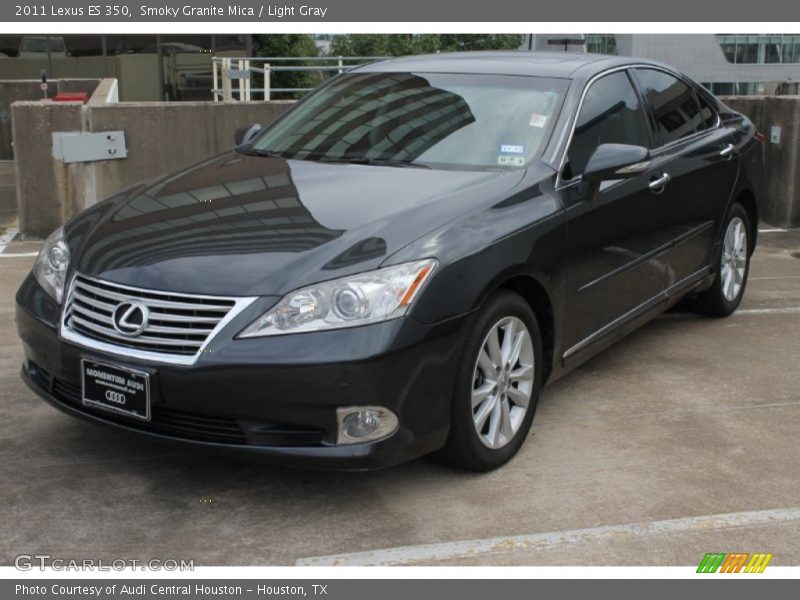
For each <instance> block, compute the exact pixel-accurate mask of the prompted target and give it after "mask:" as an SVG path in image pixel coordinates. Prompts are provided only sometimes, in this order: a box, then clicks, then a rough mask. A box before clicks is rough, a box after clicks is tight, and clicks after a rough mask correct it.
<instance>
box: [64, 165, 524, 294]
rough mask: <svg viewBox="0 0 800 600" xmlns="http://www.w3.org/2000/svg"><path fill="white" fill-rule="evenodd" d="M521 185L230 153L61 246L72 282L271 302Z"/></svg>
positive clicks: (499, 177) (160, 184) (100, 214)
mask: <svg viewBox="0 0 800 600" xmlns="http://www.w3.org/2000/svg"><path fill="white" fill-rule="evenodd" d="M523 174H524V172H523V171H463V170H438V169H417V168H397V167H384V166H367V165H353V164H331V163H319V162H311V161H294V160H285V159H282V158H272V157H257V156H249V155H244V154H241V153H237V152H234V151H231V152H226V153H224V154H221V155H218V156H215V157H213V158H211V159H209V160H206V161H204V162H202V163H200V164H197V165H194V166H191V167H189V168H186V169H184V170H183V171H180V172H178V173H176V174H173V175H169V176H167V177H165V178H163V179H160V180H158V181H156V182H155V183H151V184H147V185H140V186H138V187H136V188H133V189H131V190H128V191H126V192H123V193H121V194H119V195H117V196H116V197H113V198H111V199H109V200H107V201H105V202H103V203H101V204H98V205H96V206H95V207H93V208H90V209H89V210H87V211H85V212H83V213H82V214H81V215H79V216H78V217H77V218H76V219H75V220H73V221H72V222H71V223H70V225H69V226H68V227H67V241H68V244H69V246H70V248H71V251H72V254H73V266H74V268H75V269H76V270H77V271H78V272H80V273H82V274H84V275H89V276H94V277H98V278H101V279H106V280H109V281H114V282H117V283H120V284H124V285H131V286H135V287H142V288H152V289H161V290H170V291H176V292H186V293H197V294H210V295H226V296H253V295H279V294H284V293H286V292H288V291H290V290H292V289H296V288H298V287H301V286H303V285H307V284H309V283H313V282H316V281H321V280H325V279H332V278H335V277H339V276H342V275H348V274H351V273H356V272H360V271H365V270H369V269H372V268H375V267H377V266H378V265H380V264H381V263H382V262H383V261H384V260H386V258H387V257H389V256H391V255H392V254H393V253H394V252H396V251H397V250H399V249H400V248H402V247H403V246H405V245H407V244H409V243H411V242H413V241H414V240H416V239H419V238H420V237H422V236H424V235H425V234H426V233H429V232H431V231H432V230H434V229H436V228H438V227H441V226H442V225H444V224H446V223H448V222H450V221H452V220H454V219H457V218H458V217H459V216H461V215H464V214H466V213H468V212H469V211H471V210H474V209H476V208H479V207H480V206H481V205H483V204H485V205H487V206H490V205H491V204H492V203H494V202H497V201H500V200H502V199H503V198H505V197H507V195H508V194H509V193H510V192H511V191H512V190H513V189H514V188H515V187H516V186H517V185H518V184H519V182H520V180H521V179H522V177H523Z"/></svg>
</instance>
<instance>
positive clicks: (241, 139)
mask: <svg viewBox="0 0 800 600" xmlns="http://www.w3.org/2000/svg"><path fill="white" fill-rule="evenodd" d="M259 131H261V124H260V123H251V124H250V125H245V126H244V127H239V129H237V130H236V133H235V134H234V136H233V141H234V143H235V144H236V145H237V146H241V145H242V144H246V143H247V142H249V141H250V140H252V139H253V137H255V135H256V134H257V133H258V132H259Z"/></svg>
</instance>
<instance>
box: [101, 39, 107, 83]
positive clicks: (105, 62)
mask: <svg viewBox="0 0 800 600" xmlns="http://www.w3.org/2000/svg"><path fill="white" fill-rule="evenodd" d="M100 37H101V40H102V42H103V77H108V38H107V37H106V36H104V35H103V36H100Z"/></svg>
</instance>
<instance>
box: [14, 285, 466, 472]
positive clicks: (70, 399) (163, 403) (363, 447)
mask: <svg viewBox="0 0 800 600" xmlns="http://www.w3.org/2000/svg"><path fill="white" fill-rule="evenodd" d="M59 317H60V315H59V308H58V307H57V306H55V304H54V303H53V302H52V300H50V298H49V297H48V296H47V295H46V294H45V293H44V292H43V291H42V290H41V288H39V286H38V284H37V283H36V282H35V280H34V279H33V278H31V277H29V278H28V279H26V281H25V282H24V283H23V285H22V287H21V288H20V290H19V292H18V294H17V329H18V331H19V335H20V337H21V338H22V342H23V346H24V349H25V364H24V365H23V369H22V376H23V379H24V380H25V382H26V383H27V384H28V385H29V386H30V387H31V388H32V389H33V390H34V391H35V392H36V393H37V394H39V395H40V396H41V397H42V398H43V399H45V400H46V401H48V402H49V403H50V404H53V405H54V406H56V407H57V408H59V409H60V410H62V411H64V412H66V413H68V414H71V415H73V416H77V417H81V418H84V419H87V420H90V421H95V422H100V423H105V424H108V425H112V426H115V427H118V428H122V429H126V430H130V431H135V432H138V433H141V434H146V435H149V436H152V437H155V438H158V439H161V440H168V441H174V442H181V443H186V444H194V445H197V446H201V447H205V448H211V449H216V450H222V451H227V452H235V453H240V454H249V455H255V456H259V457H263V458H266V459H269V460H270V462H277V463H292V464H297V463H301V464H304V465H308V466H318V467H331V468H354V469H357V468H376V467H383V466H389V465H392V464H396V463H400V462H403V461H406V460H410V459H412V458H415V457H418V456H421V455H423V454H427V453H430V452H432V451H434V450H436V449H438V448H440V447H441V446H442V445H443V444H444V441H445V439H446V437H447V433H448V429H449V422H450V399H451V398H452V391H453V387H452V386H453V383H454V381H455V373H456V367H457V361H458V355H459V349H460V348H461V342H462V338H463V330H464V327H463V324H464V318H459V319H454V320H452V321H448V322H446V323H441V324H438V325H425V324H423V323H420V322H419V321H417V320H415V319H413V318H410V317H408V318H403V319H396V320H393V321H388V322H385V323H379V324H375V325H369V326H365V327H358V328H352V329H342V330H335V331H326V332H316V333H304V334H297V335H287V336H279V337H267V338H256V339H247V340H236V339H234V335H235V333H236V332H238V331H239V330H241V329H242V328H243V326H244V325H245V324H246V323H244V321H245V320H247V319H248V318H250V316H248V315H243V316H241V318H240V319H236V320H234V321H233V322H231V323H230V324H229V325H228V326H227V327H226V329H225V330H223V331H222V332H221V333H220V335H219V336H218V337H217V338H216V339H215V343H214V345H213V351H211V352H206V353H204V354H203V355H202V356H201V357H200V358H199V359H198V361H197V362H196V363H195V364H193V365H190V366H184V365H170V364H159V363H157V362H149V361H143V360H140V359H136V358H134V357H131V356H126V355H125V354H124V352H121V353H120V354H117V353H114V354H110V353H107V352H103V353H100V352H97V351H96V350H93V349H91V348H88V347H79V346H77V345H75V344H73V343H70V342H66V341H64V340H62V339H60V338H59V335H58V325H57V324H58V321H59ZM82 358H86V359H89V360H95V361H99V362H104V363H111V364H117V365H120V366H127V367H132V368H136V369H140V370H144V371H147V372H148V373H149V374H150V379H151V392H150V398H151V400H150V401H151V413H152V418H151V420H150V421H140V420H136V419H133V418H129V417H124V416H118V415H116V414H112V413H108V412H103V411H99V410H97V409H94V408H91V407H88V406H84V405H83V403H82V401H81V387H80V386H81V382H80V380H81V372H80V369H81V366H80V361H81V359H82ZM355 405H358V406H363V405H377V406H383V407H386V408H388V409H390V410H392V411H393V412H394V413H395V414H396V415H397V417H398V419H399V427H398V429H397V430H396V431H395V432H394V433H393V434H392V435H391V436H389V437H387V438H384V439H382V440H378V441H375V442H366V443H359V444H348V445H336V438H337V431H338V424H337V419H336V409H337V408H338V407H343V406H355Z"/></svg>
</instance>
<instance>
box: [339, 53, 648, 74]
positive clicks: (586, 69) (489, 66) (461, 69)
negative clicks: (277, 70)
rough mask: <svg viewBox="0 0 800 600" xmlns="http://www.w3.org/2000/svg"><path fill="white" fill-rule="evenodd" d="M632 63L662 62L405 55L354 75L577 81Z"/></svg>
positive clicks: (572, 57) (599, 57) (586, 57)
mask: <svg viewBox="0 0 800 600" xmlns="http://www.w3.org/2000/svg"><path fill="white" fill-rule="evenodd" d="M629 64H653V65H658V64H659V63H656V62H654V61H649V60H639V59H632V58H628V57H622V58H621V57H618V56H607V55H604V54H588V53H583V52H581V53H577V52H557V51H545V52H530V51H527V50H517V51H510V52H449V53H442V54H424V55H416V56H404V57H400V58H392V59H389V60H383V61H378V62H374V63H370V64H368V65H363V66H360V67H357V68H355V69H353V71H351V72H360V73H386V72H389V73H391V72H410V71H413V72H418V73H480V74H498V75H526V76H536V77H557V78H566V79H573V78H576V77H578V76H581V77H584V76H588V77H591V76H592V75H593V74H595V73H598V72H600V71H604V70H606V69H609V68H613V67H616V66H624V65H629Z"/></svg>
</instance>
